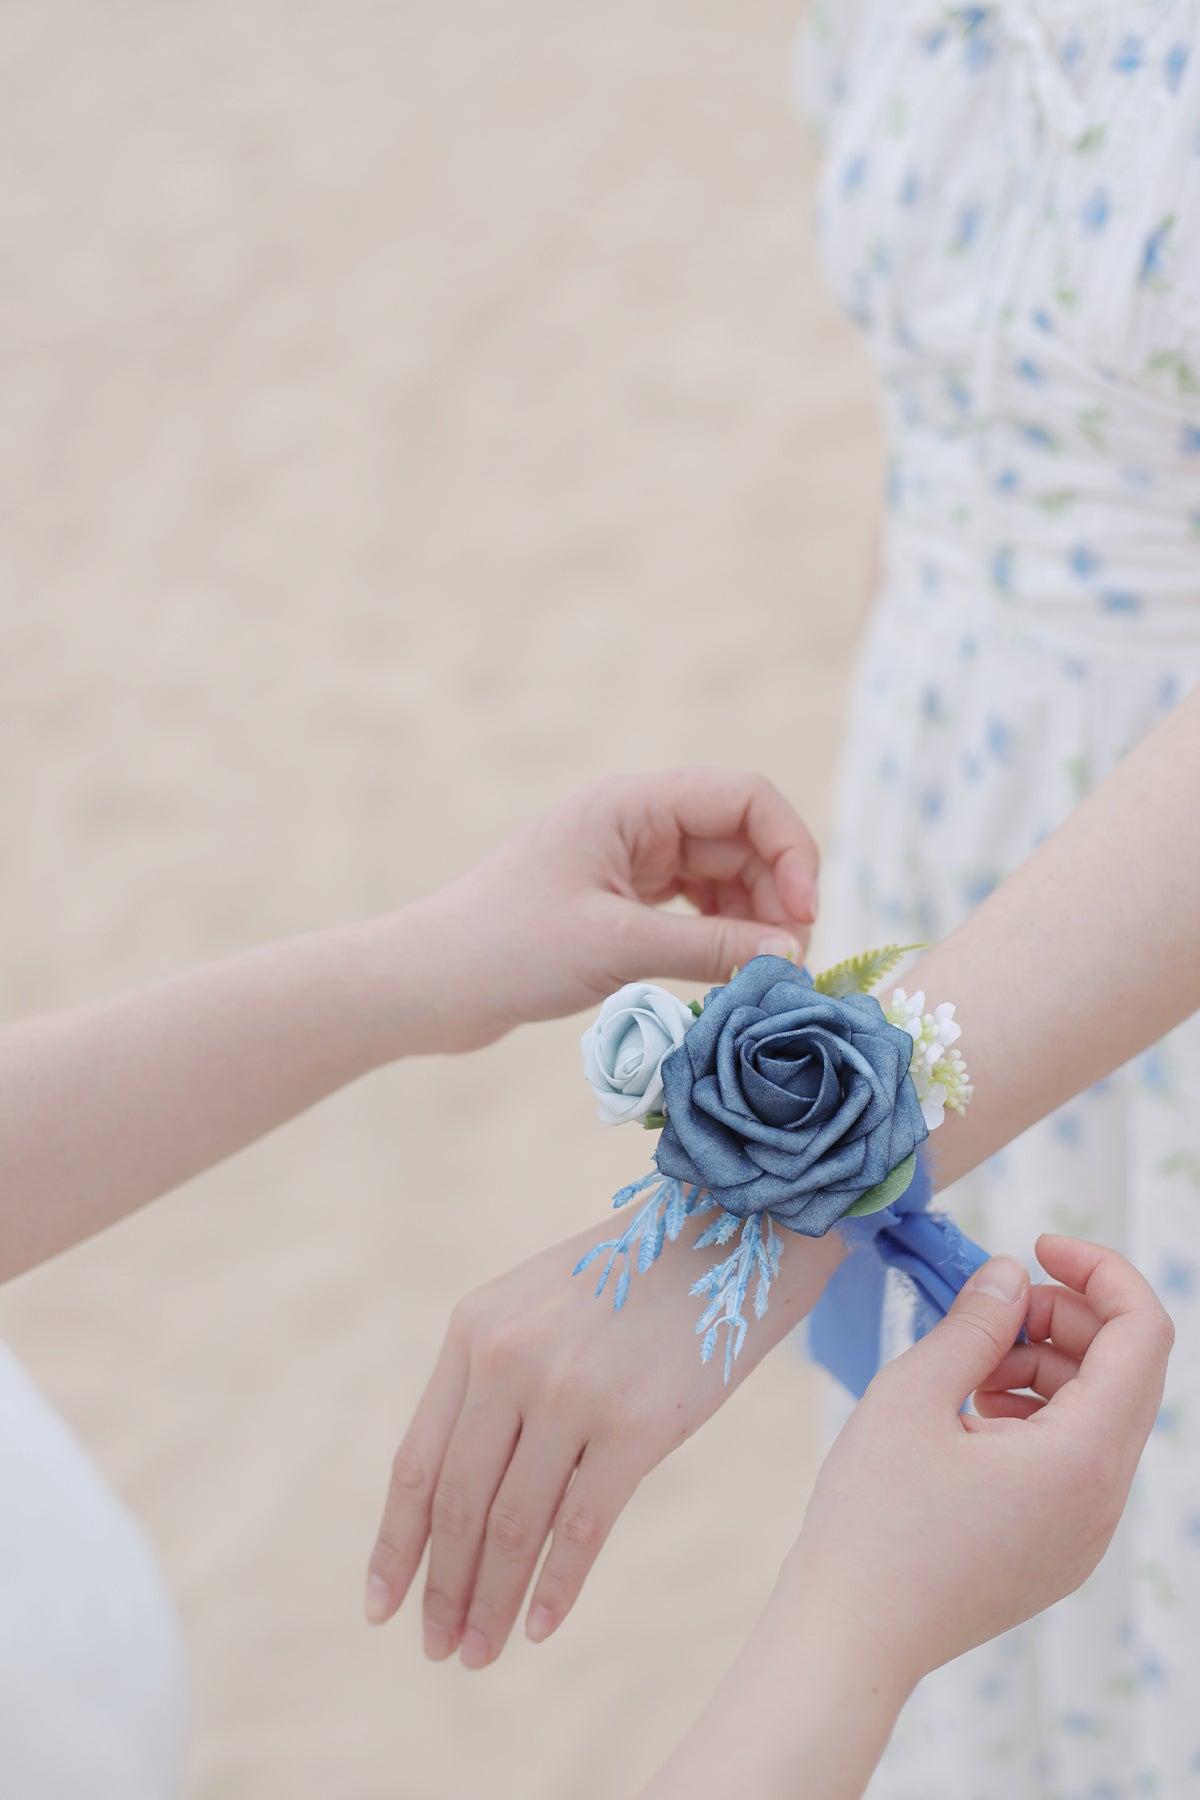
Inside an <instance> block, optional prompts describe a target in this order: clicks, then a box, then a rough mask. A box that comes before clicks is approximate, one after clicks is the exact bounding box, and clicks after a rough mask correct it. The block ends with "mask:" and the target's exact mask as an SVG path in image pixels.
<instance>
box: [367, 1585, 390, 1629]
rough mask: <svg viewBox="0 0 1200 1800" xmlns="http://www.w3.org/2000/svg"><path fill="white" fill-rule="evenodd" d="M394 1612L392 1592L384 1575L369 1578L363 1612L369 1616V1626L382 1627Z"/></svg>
mask: <svg viewBox="0 0 1200 1800" xmlns="http://www.w3.org/2000/svg"><path fill="white" fill-rule="evenodd" d="M391 1610H392V1592H391V1589H390V1588H389V1587H388V1584H387V1582H386V1581H385V1580H384V1579H383V1576H382V1575H368V1576H367V1590H366V1593H365V1594H364V1595H363V1611H364V1612H365V1613H366V1615H367V1624H368V1625H382V1624H383V1621H384V1620H385V1619H386V1618H387V1616H388V1614H389V1613H390V1612H391Z"/></svg>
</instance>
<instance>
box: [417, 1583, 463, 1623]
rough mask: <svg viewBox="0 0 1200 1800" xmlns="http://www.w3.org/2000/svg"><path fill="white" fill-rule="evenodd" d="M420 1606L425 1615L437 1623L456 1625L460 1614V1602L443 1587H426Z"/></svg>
mask: <svg viewBox="0 0 1200 1800" xmlns="http://www.w3.org/2000/svg"><path fill="white" fill-rule="evenodd" d="M422 1606H423V1608H424V1612H425V1617H426V1618H427V1619H433V1620H434V1621H435V1623H436V1624H438V1625H457V1624H458V1621H459V1618H460V1616H461V1614H462V1602H461V1601H460V1600H459V1599H458V1598H457V1597H456V1596H455V1595H454V1594H451V1593H448V1592H447V1590H446V1589H445V1588H443V1587H427V1588H426V1589H425V1597H424V1599H423V1601H422Z"/></svg>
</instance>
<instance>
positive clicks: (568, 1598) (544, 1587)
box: [532, 1563, 579, 1620]
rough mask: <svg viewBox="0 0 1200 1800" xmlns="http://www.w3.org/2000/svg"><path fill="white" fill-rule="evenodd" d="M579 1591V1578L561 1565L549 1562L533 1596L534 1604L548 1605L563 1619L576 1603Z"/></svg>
mask: <svg viewBox="0 0 1200 1800" xmlns="http://www.w3.org/2000/svg"><path fill="white" fill-rule="evenodd" d="M578 1592H579V1580H578V1578H577V1577H574V1576H571V1575H568V1574H567V1573H566V1571H565V1570H564V1569H562V1568H560V1567H555V1566H554V1565H553V1564H552V1563H547V1565H546V1567H545V1569H544V1570H543V1572H542V1575H541V1578H540V1580H539V1581H538V1584H537V1589H536V1591H535V1593H534V1596H533V1602H532V1604H533V1605H534V1606H539V1605H540V1606H548V1607H549V1609H550V1611H551V1612H552V1613H554V1614H555V1615H556V1617H557V1618H558V1619H559V1620H561V1619H562V1618H563V1615H564V1614H565V1613H568V1612H569V1611H570V1609H571V1607H572V1606H573V1605H574V1602H575V1596H576V1595H577V1594H578Z"/></svg>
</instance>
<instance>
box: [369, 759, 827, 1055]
mask: <svg viewBox="0 0 1200 1800" xmlns="http://www.w3.org/2000/svg"><path fill="white" fill-rule="evenodd" d="M818 861H819V858H818V853H817V847H816V844H815V843H814V841H813V838H812V836H811V834H810V833H809V831H808V829H807V827H806V826H805V824H804V821H803V820H802V819H801V818H800V816H799V814H798V813H796V812H795V811H794V810H793V808H792V807H791V806H790V805H789V804H788V802H787V801H786V800H785V799H784V798H783V796H782V794H780V793H779V792H778V790H777V789H776V788H774V787H772V785H771V783H770V782H769V781H766V780H765V779H764V778H763V777H762V776H761V775H751V774H747V773H745V772H743V771H741V770H736V769H705V768H694V769H671V770H665V771H663V772H661V773H657V774H651V775H622V776H613V777H610V778H609V779H607V780H604V781H600V782H597V783H596V784H595V785H594V786H592V787H588V788H584V789H583V790H582V791H581V792H580V793H578V794H576V795H574V796H573V797H572V798H570V799H569V800H567V801H565V802H564V803H563V804H562V805H561V806H558V807H556V808H555V809H554V810H553V811H552V812H549V813H546V814H545V815H543V816H542V817H541V818H538V819H535V820H534V821H533V822H532V824H530V825H527V826H526V827H525V828H524V829H523V830H521V831H519V832H517V833H516V834H515V835H514V836H513V837H511V838H508V839H506V841H505V842H504V843H503V844H501V845H500V846H499V848H498V849H497V850H495V851H494V852H493V853H492V855H490V856H489V857H486V858H485V859H484V861H483V862H481V863H479V864H477V865H476V866H475V867H474V868H472V869H469V870H468V871H467V872H466V873H465V874H464V875H461V876H460V877H458V879H457V880H455V881H453V882H451V883H450V884H449V886H447V887H445V888H442V889H440V890H439V891H438V892H437V893H435V894H432V895H430V897H429V898H428V899H427V900H423V901H420V902H418V903H417V905H415V906H412V907H407V908H405V909H404V911H403V912H401V913H398V914H396V915H394V920H395V924H396V926H397V927H399V928H400V929H401V930H402V932H403V933H404V934H405V936H406V938H410V937H411V936H412V934H413V933H414V931H415V933H416V935H417V937H418V939H419V941H420V943H421V945H422V958H423V961H424V964H425V966H426V967H427V968H428V969H430V970H431V971H433V972H434V973H433V976H432V977H431V979H433V980H435V981H436V990H437V993H436V999H437V1004H436V1007H431V1008H430V1009H429V1017H428V1020H427V1021H426V1023H425V1025H424V1027H423V1032H422V1036H423V1040H424V1041H423V1044H422V1047H423V1048H430V1049H434V1048H438V1049H446V1050H469V1049H472V1048H476V1047H478V1046H479V1045H481V1044H485V1043H489V1042H491V1041H492V1040H493V1039H495V1038H498V1037H500V1036H501V1035H502V1034H503V1033H504V1032H505V1031H508V1030H509V1029H511V1028H512V1027H513V1026H514V1025H520V1024H523V1023H526V1022H528V1021H531V1020H534V1019H550V1018H558V1017H561V1016H562V1015H564V1014H566V1013H571V1012H577V1011H579V1010H580V1009H581V1008H583V1007H586V1006H595V1005H597V1004H598V1003H599V1002H600V1001H601V1000H603V999H604V998H605V997H606V996H607V995H608V994H610V993H612V992H613V990H614V989H616V988H618V987H620V986H622V984H623V983H625V982H627V981H636V980H643V979H651V978H653V977H656V976H677V977H679V978H681V979H685V980H691V981H696V982H699V983H703V984H704V985H708V984H711V983H712V982H714V981H727V980H728V979H729V973H730V970H731V969H733V968H734V967H735V966H736V965H740V964H741V963H744V962H748V961H749V959H750V958H751V957H752V956H755V955H757V954H758V953H759V952H760V951H761V950H763V949H769V950H773V951H775V952H776V954H778V955H783V956H786V955H792V956H795V957H796V958H797V959H799V958H800V957H801V956H803V953H804V949H805V947H806V945H807V942H808V933H809V927H810V926H811V924H812V922H813V920H814V918H815V917H816V905H817V867H818ZM677 896H683V898H684V899H686V900H688V901H690V902H691V903H692V905H693V906H694V907H695V908H696V909H697V913H698V914H699V915H700V916H697V914H696V913H686V912H664V911H662V910H661V908H662V906H663V903H664V902H666V901H668V900H673V899H675V898H676V897H677ZM381 923H382V924H383V925H384V926H385V927H386V926H387V924H388V921H382V922H381ZM408 1003H409V1004H411V999H410V1000H409V1002H408Z"/></svg>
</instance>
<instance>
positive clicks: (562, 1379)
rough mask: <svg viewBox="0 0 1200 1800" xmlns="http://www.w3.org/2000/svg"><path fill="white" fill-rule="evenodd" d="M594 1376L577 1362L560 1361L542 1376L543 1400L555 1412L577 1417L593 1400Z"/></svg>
mask: <svg viewBox="0 0 1200 1800" xmlns="http://www.w3.org/2000/svg"><path fill="white" fill-rule="evenodd" d="M593 1381H594V1377H593V1375H592V1374H591V1372H590V1371H589V1370H588V1369H587V1368H585V1367H583V1366H581V1365H580V1364H579V1363H577V1362H559V1363H555V1364H553V1365H552V1366H551V1367H550V1368H549V1369H547V1370H546V1372H545V1375H544V1376H543V1378H542V1401H543V1404H544V1405H545V1406H546V1407H547V1409H548V1410H549V1411H550V1412H552V1413H555V1414H569V1415H571V1416H572V1417H575V1416H577V1415H578V1414H579V1412H580V1411H581V1410H582V1409H583V1407H584V1405H585V1404H586V1403H588V1402H589V1401H590V1400H591V1397H592V1387H593Z"/></svg>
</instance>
